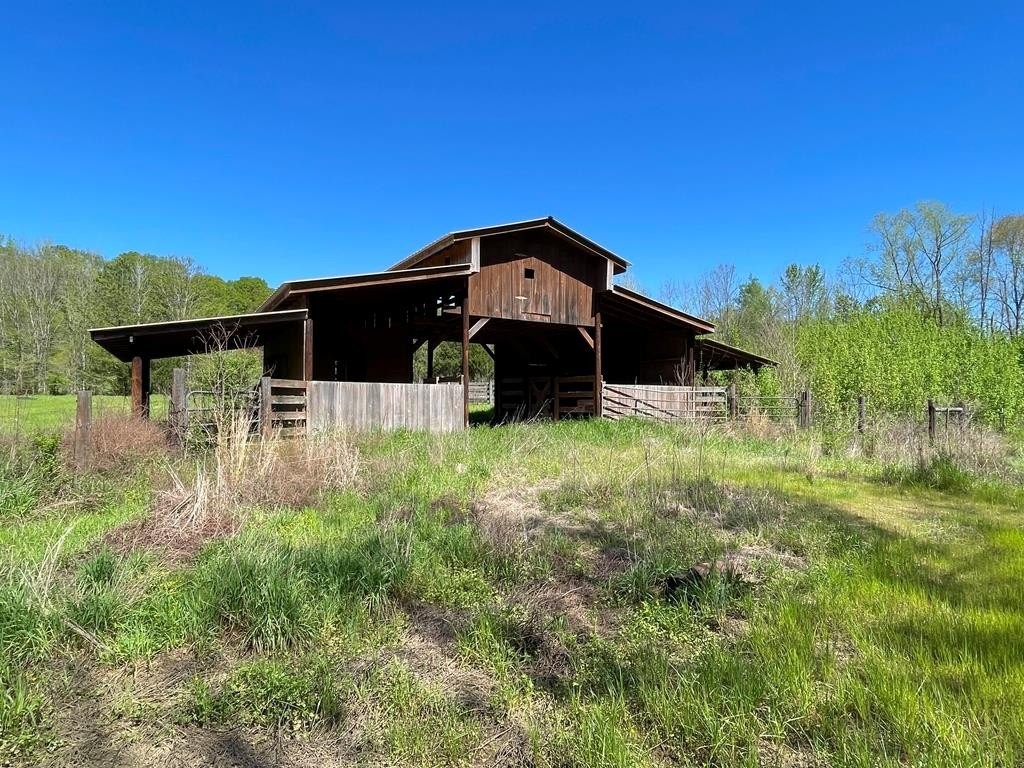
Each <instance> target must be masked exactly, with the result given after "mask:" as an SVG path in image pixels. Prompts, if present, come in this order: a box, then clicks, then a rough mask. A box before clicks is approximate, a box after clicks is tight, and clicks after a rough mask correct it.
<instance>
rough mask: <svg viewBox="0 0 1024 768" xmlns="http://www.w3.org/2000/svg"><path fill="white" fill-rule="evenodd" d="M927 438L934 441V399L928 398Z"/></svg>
mask: <svg viewBox="0 0 1024 768" xmlns="http://www.w3.org/2000/svg"><path fill="white" fill-rule="evenodd" d="M928 439H929V440H931V441H932V442H935V401H934V400H932V399H931V398H929V399H928Z"/></svg>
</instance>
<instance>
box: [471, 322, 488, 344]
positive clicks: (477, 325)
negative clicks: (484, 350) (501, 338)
mask: <svg viewBox="0 0 1024 768" xmlns="http://www.w3.org/2000/svg"><path fill="white" fill-rule="evenodd" d="M490 319H491V318H489V317H481V318H480V319H479V320H477V321H476V322H475V323H473V326H472V327H471V328H470V329H469V338H470V339H472V338H473V337H474V336H476V335H477V334H478V333H479V332H480V331H482V330H483V327H484V326H485V325H487V321H488V320H490Z"/></svg>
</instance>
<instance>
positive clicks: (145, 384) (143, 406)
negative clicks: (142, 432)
mask: <svg viewBox="0 0 1024 768" xmlns="http://www.w3.org/2000/svg"><path fill="white" fill-rule="evenodd" d="M132 416H134V417H136V418H138V419H148V418H149V358H148V357H142V356H141V355H136V356H135V357H133V358H132Z"/></svg>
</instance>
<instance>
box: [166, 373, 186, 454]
mask: <svg viewBox="0 0 1024 768" xmlns="http://www.w3.org/2000/svg"><path fill="white" fill-rule="evenodd" d="M167 417H168V418H167V420H168V421H169V422H170V428H171V440H172V441H173V442H174V443H175V444H176V445H182V444H183V443H184V442H185V429H186V427H187V425H188V392H187V390H186V386H185V369H184V368H175V369H174V370H173V371H172V372H171V406H170V410H169V411H168V413H167Z"/></svg>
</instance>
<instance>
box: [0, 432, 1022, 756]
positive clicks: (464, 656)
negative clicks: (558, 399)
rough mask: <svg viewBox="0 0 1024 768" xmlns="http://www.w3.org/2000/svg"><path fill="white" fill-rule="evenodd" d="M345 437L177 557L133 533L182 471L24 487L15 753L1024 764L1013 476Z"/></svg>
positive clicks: (12, 495) (646, 438) (13, 515)
mask: <svg viewBox="0 0 1024 768" xmlns="http://www.w3.org/2000/svg"><path fill="white" fill-rule="evenodd" d="M353 439H354V442H355V445H354V446H351V445H349V446H347V447H346V453H345V454H344V456H345V457H346V459H345V460H346V461H350V462H351V463H352V468H353V474H351V475H348V474H346V475H344V476H342V475H339V476H338V478H339V479H338V480H337V481H336V482H334V483H333V484H332V486H331V488H330V490H328V491H326V492H325V493H324V494H323V495H322V496H321V497H318V498H319V500H318V501H316V502H309V501H308V500H305V501H302V502H301V503H299V504H295V503H294V502H293V503H292V505H291V506H282V505H281V504H279V503H274V502H273V500H268V499H263V500H262V501H260V502H259V503H254V504H249V503H245V504H243V506H244V511H243V512H242V513H241V518H240V519H241V520H242V523H241V525H240V527H236V528H232V529H231V531H230V535H227V534H224V532H223V531H222V532H220V533H218V534H217V535H209V536H207V538H206V539H204V541H205V543H202V542H200V543H201V544H202V546H197V547H195V548H193V549H192V550H189V552H188V553H186V554H185V555H182V554H181V553H180V552H179V553H178V554H176V555H173V554H171V553H169V552H168V551H166V550H165V549H163V548H161V546H160V542H159V541H155V542H154V541H151V540H149V541H146V540H142V539H138V538H137V539H136V540H135V542H134V544H132V538H131V536H128V535H127V534H126V533H125V532H129V531H132V530H136V531H137V530H143V529H144V528H140V527H139V522H138V521H140V520H144V519H145V518H146V517H147V515H150V514H155V513H154V512H153V510H154V509H160V508H161V507H160V504H159V503H154V500H155V499H157V500H159V499H160V498H163V497H162V496H161V495H160V493H159V492H158V491H154V488H156V489H163V488H167V487H168V486H173V484H174V479H175V478H177V479H178V481H179V482H181V476H182V475H183V474H184V473H187V467H188V466H189V465H191V464H192V459H191V458H186V459H184V460H182V459H169V460H162V459H156V460H154V459H147V460H146V461H145V462H142V463H141V465H140V466H138V467H137V468H135V469H133V470H132V471H129V472H107V473H95V474H92V475H86V476H74V475H71V474H70V473H68V472H67V471H66V470H64V469H63V468H62V463H61V461H60V459H59V457H57V456H56V455H55V454H53V452H52V451H53V450H54V449H47V448H45V446H44V448H42V449H39V448H37V450H43V451H44V452H43V454H42V455H39V456H36V457H35V459H34V462H33V463H32V464H31V466H29V467H28V468H26V466H25V465H22V467H21V468H20V469H18V468H15V467H11V468H9V469H8V471H7V474H6V475H5V476H4V479H3V480H2V482H3V483H4V486H3V495H2V496H0V501H2V505H0V550H2V551H0V564H2V568H3V569H4V574H5V576H4V581H3V583H2V586H0V677H2V678H3V686H2V689H3V693H2V694H0V695H2V697H3V698H0V763H3V762H4V761H5V760H6V761H10V762H14V763H24V764H35V763H38V762H44V763H50V764H56V765H109V764H113V763H115V762H116V763H117V764H119V765H140V766H141V765H147V766H149V765H161V764H167V765H204V764H230V765H246V766H249V765H252V766H256V765H278V764H282V765H306V764H308V765H380V764H386V765H403V766H404V765H522V766H528V765H532V766H568V765H575V766H633V765H639V766H648V765H649V766H674V765H695V766H696V765H701V766H703V765H715V766H755V765H777V766H810V765H823V766H824V765H851V766H877V765H882V766H886V765H891V766H907V765H915V766H917V765H920V766H928V765H934V766H951V765H956V766H961V765H962V766H1009V765H1018V764H1020V763H1021V761H1022V760H1024V654H1022V653H1021V652H1020V638H1021V637H1024V589H1022V580H1024V531H1022V527H1021V523H1022V514H1024V491H1022V490H1021V487H1020V485H1019V475H1017V474H1015V473H1016V472H1018V471H1019V469H1017V467H1019V465H1017V464H1013V463H1008V464H1007V467H1008V469H1006V471H1004V472H1003V475H1002V477H1001V478H998V477H997V478H993V477H989V476H979V475H976V474H973V473H970V472H967V471H965V470H964V469H962V468H960V467H958V466H956V465H955V464H954V463H952V462H950V461H948V460H944V459H937V460H935V461H932V462H930V463H927V464H924V465H916V464H913V463H909V464H907V465H905V466H882V465H880V464H878V463H875V462H872V461H868V460H864V459H851V458H842V457H840V458H836V457H825V456H822V455H821V452H820V450H819V446H818V443H817V441H816V440H815V439H813V437H812V436H807V435H796V436H791V437H788V438H782V439H773V440H767V439H755V438H752V437H749V436H744V435H734V434H729V433H726V432H720V431H715V430H710V431H701V430H683V429H675V428H669V427H659V426H655V425H651V424H641V423H630V422H623V423H616V424H613V423H610V422H606V423H589V422H571V423H565V422H563V423H559V424H546V425H544V424H538V425H530V426H517V427H502V428H494V429H491V428H476V429H472V430H470V431H469V432H467V433H464V434H458V435H452V436H447V437H444V438H438V437H431V436H427V435H414V434H407V433H398V434H393V435H366V436H362V437H357V438H353ZM353 448H356V449H358V454H356V452H355V450H353ZM47 451H50V452H47ZM168 462H169V463H170V465H171V466H172V467H178V469H176V470H175V474H174V475H173V476H172V475H169V474H168Z"/></svg>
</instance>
